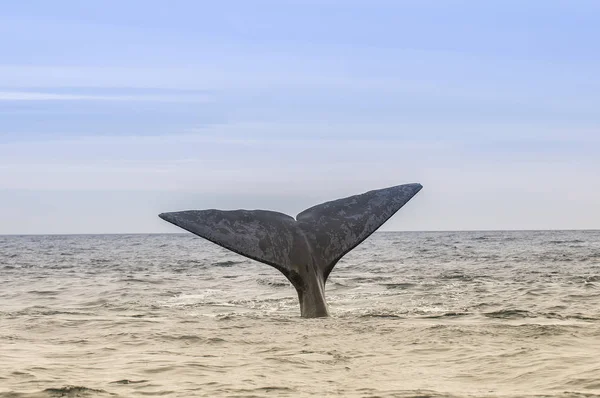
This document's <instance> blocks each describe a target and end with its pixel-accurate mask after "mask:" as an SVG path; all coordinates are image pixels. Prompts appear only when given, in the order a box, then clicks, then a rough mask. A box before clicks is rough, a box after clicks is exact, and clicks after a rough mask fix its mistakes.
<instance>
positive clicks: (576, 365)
mask: <svg viewBox="0 0 600 398" xmlns="http://www.w3.org/2000/svg"><path fill="white" fill-rule="evenodd" d="M326 296H327V299H328V303H329V307H330V312H331V314H332V316H331V317H330V318H324V319H302V318H300V316H299V314H300V311H299V307H298V300H297V296H296V292H295V290H294V289H293V288H292V286H291V285H290V284H289V283H288V282H287V280H286V279H285V278H284V277H283V276H282V275H281V274H280V273H279V272H278V271H276V270H275V269H273V268H271V267H269V266H267V265H264V264H260V263H257V262H255V261H252V260H248V259H246V258H244V257H242V256H239V255H237V254H234V253H232V252H229V251H227V250H225V249H222V248H220V247H218V246H216V245H214V244H212V243H210V242H207V241H205V240H203V239H201V238H198V237H195V236H194V235H191V234H181V235H80V236H0V397H2V398H7V397H136V396H165V397H195V396H203V397H204V396H205V397H308V396H315V397H323V396H343V397H524V396H536V397H592V396H598V397H600V231H537V232H536V231H532V232H402V233H398V232H381V233H376V234H374V235H373V236H372V237H371V238H369V239H368V240H366V241H365V242H364V243H362V244H361V245H360V246H358V247H357V248H356V249H355V250H354V251H352V252H350V253H349V254H348V255H346V257H344V258H343V259H342V260H341V261H340V262H339V263H338V265H337V266H336V268H335V269H334V271H333V273H332V274H331V277H330V279H329V281H328V283H327V290H326Z"/></svg>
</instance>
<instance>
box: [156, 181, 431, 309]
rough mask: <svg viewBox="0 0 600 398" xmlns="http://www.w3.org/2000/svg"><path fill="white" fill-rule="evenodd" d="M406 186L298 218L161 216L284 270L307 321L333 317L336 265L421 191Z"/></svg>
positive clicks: (270, 214) (251, 213)
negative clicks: (328, 289) (329, 297)
mask: <svg viewBox="0 0 600 398" xmlns="http://www.w3.org/2000/svg"><path fill="white" fill-rule="evenodd" d="M421 188H423V187H422V185H421V184H404V185H397V186H394V187H389V188H384V189H377V190H374V191H369V192H366V193H363V194H360V195H354V196H350V197H347V198H343V199H337V200H333V201H330V202H325V203H322V204H319V205H316V206H313V207H311V208H309V209H306V210H304V211H303V212H301V213H300V214H298V215H297V216H296V219H294V218H293V217H290V216H288V215H286V214H283V213H278V212H274V211H268V210H230V211H224V210H214V209H212V210H187V211H178V212H172V213H162V214H160V215H159V217H160V218H162V219H163V220H165V221H168V222H170V223H172V224H175V225H177V226H179V227H181V228H183V229H185V230H187V231H189V232H191V233H193V234H196V235H198V236H200V237H202V238H205V239H207V240H209V241H211V242H213V243H216V244H217V245H220V246H222V247H224V248H227V249H229V250H232V251H234V252H236V253H239V254H241V255H243V256H246V257H249V258H251V259H253V260H256V261H260V262H263V263H265V264H269V265H271V266H273V267H275V268H276V269H278V270H279V271H281V272H282V273H283V274H284V275H285V276H286V278H287V279H288V280H289V281H290V282H291V283H292V285H293V286H294V287H295V288H296V291H297V292H298V299H299V301H300V313H301V315H302V317H305V318H316V317H325V316H328V315H329V312H328V309H327V302H326V301H325V282H326V281H327V277H328V276H329V274H330V273H331V271H332V270H333V267H335V264H336V263H337V262H338V261H339V260H340V259H341V258H342V257H343V256H344V255H345V254H346V253H348V252H349V251H350V250H352V249H354V248H355V247H356V246H357V245H359V244H360V243H361V242H362V241H364V240H365V239H366V238H368V237H369V236H370V235H371V234H372V233H373V232H375V231H376V230H377V229H378V228H379V227H380V226H381V225H383V224H384V223H385V222H386V221H387V220H388V219H389V218H390V217H392V216H393V215H394V214H395V213H396V212H397V211H398V210H400V208H401V207H402V206H404V205H405V204H406V203H407V202H408V201H409V200H410V199H411V198H412V197H413V196H415V195H416V194H417V192H419V191H420V190H421Z"/></svg>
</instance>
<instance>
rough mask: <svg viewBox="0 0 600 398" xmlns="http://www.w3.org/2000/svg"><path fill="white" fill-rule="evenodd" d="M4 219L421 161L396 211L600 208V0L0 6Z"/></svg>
mask: <svg viewBox="0 0 600 398" xmlns="http://www.w3.org/2000/svg"><path fill="white" fill-rule="evenodd" d="M0 37H1V38H0V54H2V55H1V56H0V206H1V207H0V208H2V209H3V210H2V211H1V212H0V233H1V234H20V233H110V232H172V231H176V229H174V228H173V227H171V226H169V225H167V224H166V223H164V222H163V221H161V220H160V219H158V217H156V214H158V213H160V212H163V211H172V210H181V209H203V208H223V209H232V208H270V209H273V210H279V211H283V212H286V213H289V214H292V215H294V214H296V213H298V212H299V211H301V210H302V209H304V208H306V207H309V206H311V205H313V204H315V203H317V202H320V201H324V200H329V199H335V198H338V197H342V196H346V195H351V194H355V193H360V192H364V191H366V190H370V189H375V188H380V187H385V186H390V185H396V184H400V183H409V182H421V183H422V184H423V185H424V189H423V190H422V191H421V192H420V193H419V195H418V196H417V197H415V199H414V200H413V201H411V202H410V203H409V204H408V205H407V206H406V208H404V209H403V210H402V211H401V212H400V213H399V214H398V215H397V216H395V217H394V218H393V219H392V220H390V222H389V223H387V224H386V225H385V228H386V229H388V230H464V229H562V228H568V229H570V228H599V227H600V210H599V207H598V203H600V178H598V176H600V156H599V155H600V111H599V109H600V73H599V72H598V71H600V40H598V38H599V37H600V2H597V1H585V0H582V1H566V0H565V1H558V0H546V1H535V0H531V1H527V2H524V1H511V0H502V1H492V0H490V1H485V2H484V1H475V0H472V1H466V0H464V1H461V0H447V1H429V0H419V1H417V0H414V1H411V0H407V1H402V0H398V1H392V0H389V1H385V0H371V1H353V0H346V1H333V0H321V1H317V0H305V1H300V0H277V1H276V0H256V1H241V0H240V1H219V2H214V1H191V0H190V1H176V0H175V1H170V2H164V1H148V0H145V1H136V0H129V1H112V0H105V1H102V2H83V1H60V0H56V1H52V2H49V1H27V0H22V1H18V2H16V1H15V2H7V3H6V4H3V6H2V13H1V14H0Z"/></svg>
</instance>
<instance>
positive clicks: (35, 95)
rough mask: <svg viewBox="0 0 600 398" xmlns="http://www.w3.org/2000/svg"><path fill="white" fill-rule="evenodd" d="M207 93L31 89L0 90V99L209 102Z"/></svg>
mask: <svg viewBox="0 0 600 398" xmlns="http://www.w3.org/2000/svg"><path fill="white" fill-rule="evenodd" d="M210 100H211V98H210V97H209V96H208V95H198V94H194V95H185V94H180V95H90V94H62V93H48V92H31V91H0V101H125V102H135V101H142V102H145V101H151V102H209V101H210Z"/></svg>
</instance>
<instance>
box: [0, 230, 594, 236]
mask: <svg viewBox="0 0 600 398" xmlns="http://www.w3.org/2000/svg"><path fill="white" fill-rule="evenodd" d="M427 232H600V228H566V229H564V228H555V229H457V230H449V229H448V230H443V229H440V230H433V229H431V230H404V231H403V230H394V231H375V232H374V233H373V234H376V233H427ZM108 235H190V233H189V232H97V233H94V232H91V233H48V234H45V233H33V234H31V233H29V234H0V237H9V236H12V237H15V236H108ZM191 235H193V234H191Z"/></svg>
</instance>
